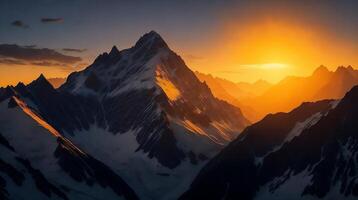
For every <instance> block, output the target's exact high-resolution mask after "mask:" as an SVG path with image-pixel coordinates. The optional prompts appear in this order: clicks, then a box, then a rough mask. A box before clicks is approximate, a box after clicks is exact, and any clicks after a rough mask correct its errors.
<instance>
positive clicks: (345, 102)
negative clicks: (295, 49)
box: [183, 87, 358, 199]
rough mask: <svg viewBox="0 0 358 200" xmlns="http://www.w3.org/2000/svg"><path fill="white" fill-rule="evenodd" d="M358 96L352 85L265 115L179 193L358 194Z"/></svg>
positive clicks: (221, 195) (278, 196)
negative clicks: (341, 93) (331, 98)
mask: <svg viewBox="0 0 358 200" xmlns="http://www.w3.org/2000/svg"><path fill="white" fill-rule="evenodd" d="M357 100H358V87H354V88H353V89H352V90H351V91H350V92H348V93H347V94H346V95H345V97H344V98H343V99H342V100H341V101H340V102H339V103H338V102H337V101H336V102H328V101H321V102H317V103H310V104H303V105H302V106H300V107H298V108H297V109H295V110H293V111H292V112H290V113H288V114H275V115H269V116H267V117H265V118H264V119H263V120H262V121H260V122H258V123H256V124H254V125H252V126H250V127H248V128H247V129H245V131H244V132H243V134H242V135H241V136H240V137H239V138H238V139H237V140H235V141H234V142H232V143H231V144H230V145H229V146H228V147H227V148H225V149H224V150H223V151H222V152H221V153H220V154H219V155H218V156H217V157H215V158H214V159H213V160H211V161H210V162H209V163H208V164H207V165H206V166H205V167H204V168H203V169H202V171H201V172H200V174H199V176H198V177H197V178H196V180H195V181H194V182H193V184H192V186H191V189H190V190H189V191H188V192H186V194H185V195H184V196H183V199H197V198H198V197H205V196H207V197H209V199H302V198H303V199H355V198H357V196H358V183H357V182H356V179H357V174H356V171H357V169H358V167H357V166H358V165H357V164H358V160H357V144H358V138H357V134H356V130H358V127H357V119H358V118H357V117H358V106H357V105H358V104H357V103H356V102H357ZM337 103H338V104H337ZM309 105H311V106H309ZM307 106H308V107H307ZM332 106H333V107H332ZM305 107H306V108H305ZM330 107H331V109H329V108H330ZM300 110H301V111H300ZM317 111H320V112H319V113H317ZM315 112H316V114H314V113H315ZM298 113H301V114H299V115H297V114H298ZM304 113H306V114H304ZM297 116H299V118H297ZM309 116H311V117H309ZM293 119H294V120H293Z"/></svg>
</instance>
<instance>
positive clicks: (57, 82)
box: [47, 78, 66, 88]
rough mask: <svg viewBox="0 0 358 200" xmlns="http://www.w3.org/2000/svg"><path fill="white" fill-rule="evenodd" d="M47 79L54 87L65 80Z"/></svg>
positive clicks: (57, 86)
mask: <svg viewBox="0 0 358 200" xmlns="http://www.w3.org/2000/svg"><path fill="white" fill-rule="evenodd" d="M47 81H48V82H49V83H51V85H52V86H53V87H54V88H59V87H60V86H61V85H62V84H64V83H65V82H66V78H48V79H47Z"/></svg>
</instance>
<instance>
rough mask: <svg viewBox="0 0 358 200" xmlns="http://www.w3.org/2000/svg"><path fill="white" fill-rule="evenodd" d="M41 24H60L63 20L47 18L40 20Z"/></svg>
mask: <svg viewBox="0 0 358 200" xmlns="http://www.w3.org/2000/svg"><path fill="white" fill-rule="evenodd" d="M41 22H42V23H45V24H49V23H62V22H63V18H48V17H43V18H41Z"/></svg>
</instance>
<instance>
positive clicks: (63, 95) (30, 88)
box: [0, 31, 249, 199]
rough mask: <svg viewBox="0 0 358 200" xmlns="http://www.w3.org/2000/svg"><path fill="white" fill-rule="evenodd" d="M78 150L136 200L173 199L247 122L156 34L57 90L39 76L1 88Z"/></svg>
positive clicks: (99, 60)
mask: <svg viewBox="0 0 358 200" xmlns="http://www.w3.org/2000/svg"><path fill="white" fill-rule="evenodd" d="M0 92H1V95H0V98H4V97H5V98H6V97H9V96H11V95H13V93H18V94H19V95H20V96H21V97H22V99H23V100H24V101H25V102H26V103H27V104H28V105H32V110H33V111H34V112H36V113H38V115H39V116H41V118H42V119H43V120H44V121H46V123H48V124H49V125H50V126H52V127H53V128H54V129H55V130H57V131H58V132H59V133H60V134H61V135H63V136H65V137H66V138H67V139H68V140H70V141H71V142H72V143H73V144H75V145H76V146H78V147H79V148H80V149H83V151H85V152H88V153H89V154H90V155H92V156H93V157H94V158H95V159H97V160H99V161H101V162H103V163H104V164H105V165H107V166H109V167H110V168H111V169H112V170H113V171H115V173H118V174H119V175H120V176H121V177H123V179H124V180H125V182H127V183H128V184H129V185H130V186H131V187H132V188H133V189H134V191H135V192H136V193H137V194H138V196H139V197H140V199H176V198H177V197H178V195H179V194H181V193H182V192H183V191H185V190H186V189H187V187H188V186H189V183H190V182H191V181H192V179H193V177H194V176H195V175H196V173H197V172H198V171H199V170H200V168H201V167H202V166H203V165H204V164H205V163H206V162H207V160H208V159H209V158H211V157H212V156H214V155H215V154H216V153H217V152H218V151H219V150H220V149H221V148H223V146H224V145H226V144H227V143H228V142H230V141H231V140H233V139H234V138H235V137H236V136H237V135H238V134H239V133H240V132H241V131H242V129H243V128H244V127H245V126H247V125H248V123H249V122H248V121H247V120H246V118H245V117H244V116H243V115H242V113H241V111H240V109H239V108H237V107H235V106H233V105H231V104H229V103H227V102H225V101H222V100H219V99H217V98H215V97H214V96H213V95H212V93H211V91H210V89H209V87H208V86H207V85H206V84H205V83H202V82H200V81H199V80H198V79H197V78H196V76H195V75H194V73H193V72H192V71H191V70H190V69H189V68H188V67H187V66H186V65H185V63H184V61H183V60H182V59H181V58H180V57H179V56H178V55H176V54H175V53H174V52H173V51H171V50H170V49H169V47H168V45H167V44H166V43H165V42H164V40H163V39H162V38H161V37H160V36H159V35H158V34H157V33H155V32H153V31H152V32H150V33H148V34H145V35H144V36H143V37H141V38H140V39H139V41H138V42H137V43H136V44H135V45H134V46H133V47H131V48H129V49H125V50H122V51H119V50H118V49H117V48H116V47H113V48H112V50H111V52H110V53H104V54H102V55H100V56H98V57H97V59H96V60H95V61H94V63H93V64H92V65H90V66H89V67H88V68H86V69H85V70H83V71H80V72H75V73H72V74H71V75H70V76H69V77H68V78H67V81H66V83H64V84H63V85H62V86H61V87H60V88H59V89H58V90H55V89H54V88H53V87H52V86H51V84H50V83H49V82H48V81H47V80H46V78H45V77H44V76H42V75H41V76H40V77H39V78H38V79H37V80H35V81H34V82H32V83H31V84H29V85H27V86H25V85H23V84H19V85H17V86H16V87H13V88H10V89H9V88H5V89H3V90H2V91H0Z"/></svg>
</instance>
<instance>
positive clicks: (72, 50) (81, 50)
mask: <svg viewBox="0 0 358 200" xmlns="http://www.w3.org/2000/svg"><path fill="white" fill-rule="evenodd" d="M62 51H67V52H77V53H82V52H85V51H87V49H73V48H63V49H62Z"/></svg>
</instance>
